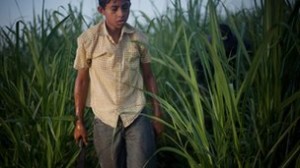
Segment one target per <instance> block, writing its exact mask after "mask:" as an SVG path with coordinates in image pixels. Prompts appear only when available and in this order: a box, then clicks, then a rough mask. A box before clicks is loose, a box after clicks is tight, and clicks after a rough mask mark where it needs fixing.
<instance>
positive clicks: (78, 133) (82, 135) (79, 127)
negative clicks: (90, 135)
mask: <svg viewBox="0 0 300 168" xmlns="http://www.w3.org/2000/svg"><path fill="white" fill-rule="evenodd" d="M74 139H75V141H76V144H78V142H79V140H80V139H82V141H83V143H84V145H85V146H87V144H88V143H87V142H88V141H87V131H86V129H85V127H84V124H83V123H82V122H81V121H76V123H75V128H74Z"/></svg>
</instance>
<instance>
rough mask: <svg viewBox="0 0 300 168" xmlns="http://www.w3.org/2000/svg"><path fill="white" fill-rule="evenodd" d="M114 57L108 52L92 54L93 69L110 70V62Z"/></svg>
mask: <svg viewBox="0 0 300 168" xmlns="http://www.w3.org/2000/svg"><path fill="white" fill-rule="evenodd" d="M111 57H112V54H110V53H109V52H107V51H105V50H104V51H97V52H94V53H93V54H92V57H91V68H95V69H108V68H109V60H110V58H111Z"/></svg>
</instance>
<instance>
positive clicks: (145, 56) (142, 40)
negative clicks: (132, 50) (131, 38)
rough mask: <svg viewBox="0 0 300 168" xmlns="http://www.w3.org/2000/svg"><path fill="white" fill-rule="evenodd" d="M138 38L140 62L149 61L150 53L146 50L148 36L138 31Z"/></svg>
mask: <svg viewBox="0 0 300 168" xmlns="http://www.w3.org/2000/svg"><path fill="white" fill-rule="evenodd" d="M138 38H139V40H138V41H139V50H140V54H141V62H142V63H150V62H151V55H150V53H149V50H148V45H149V42H148V38H147V36H146V35H144V34H142V33H139V35H138Z"/></svg>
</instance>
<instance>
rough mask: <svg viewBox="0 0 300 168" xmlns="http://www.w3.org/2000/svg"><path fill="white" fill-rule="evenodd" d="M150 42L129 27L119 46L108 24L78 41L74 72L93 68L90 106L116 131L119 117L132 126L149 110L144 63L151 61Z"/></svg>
mask: <svg viewBox="0 0 300 168" xmlns="http://www.w3.org/2000/svg"><path fill="white" fill-rule="evenodd" d="M146 42H147V40H146V36H145V35H144V34H142V33H141V32H139V31H137V30H136V29H134V28H133V27H131V26H130V25H128V24H126V25H125V26H124V27H123V29H122V31H121V36H120V39H119V41H118V43H115V42H114V41H113V40H112V37H111V36H110V35H109V34H108V31H107V29H106V26H105V22H104V21H103V22H100V23H99V24H97V25H95V26H93V27H91V28H89V29H88V30H86V31H85V32H83V33H82V34H81V35H80V36H79V37H78V39H77V45H78V46H77V51H76V58H75V61H74V68H75V69H77V70H79V69H81V68H89V76H90V82H89V89H88V96H87V100H86V105H87V106H88V107H91V108H92V110H93V112H94V114H95V116H96V117H98V118H99V119H100V120H101V121H102V122H104V123H105V124H107V125H109V126H111V127H116V125H117V121H118V118H119V117H120V118H121V120H122V122H123V125H124V126H125V127H127V126H129V125H130V124H131V123H132V122H133V121H134V119H135V118H137V116H138V114H139V113H140V112H141V111H142V109H143V108H144V106H145V103H146V100H145V95H144V92H143V87H144V86H143V78H142V75H141V72H140V63H149V62H150V61H151V60H150V58H151V57H150V55H149V53H148V51H147V48H146V47H145V46H146V45H145V44H146Z"/></svg>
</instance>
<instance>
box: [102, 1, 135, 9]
mask: <svg viewBox="0 0 300 168" xmlns="http://www.w3.org/2000/svg"><path fill="white" fill-rule="evenodd" d="M109 1H110V0H98V2H99V6H101V7H102V8H105V7H106V5H107V4H108V3H109ZM128 1H129V2H130V0H128Z"/></svg>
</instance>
